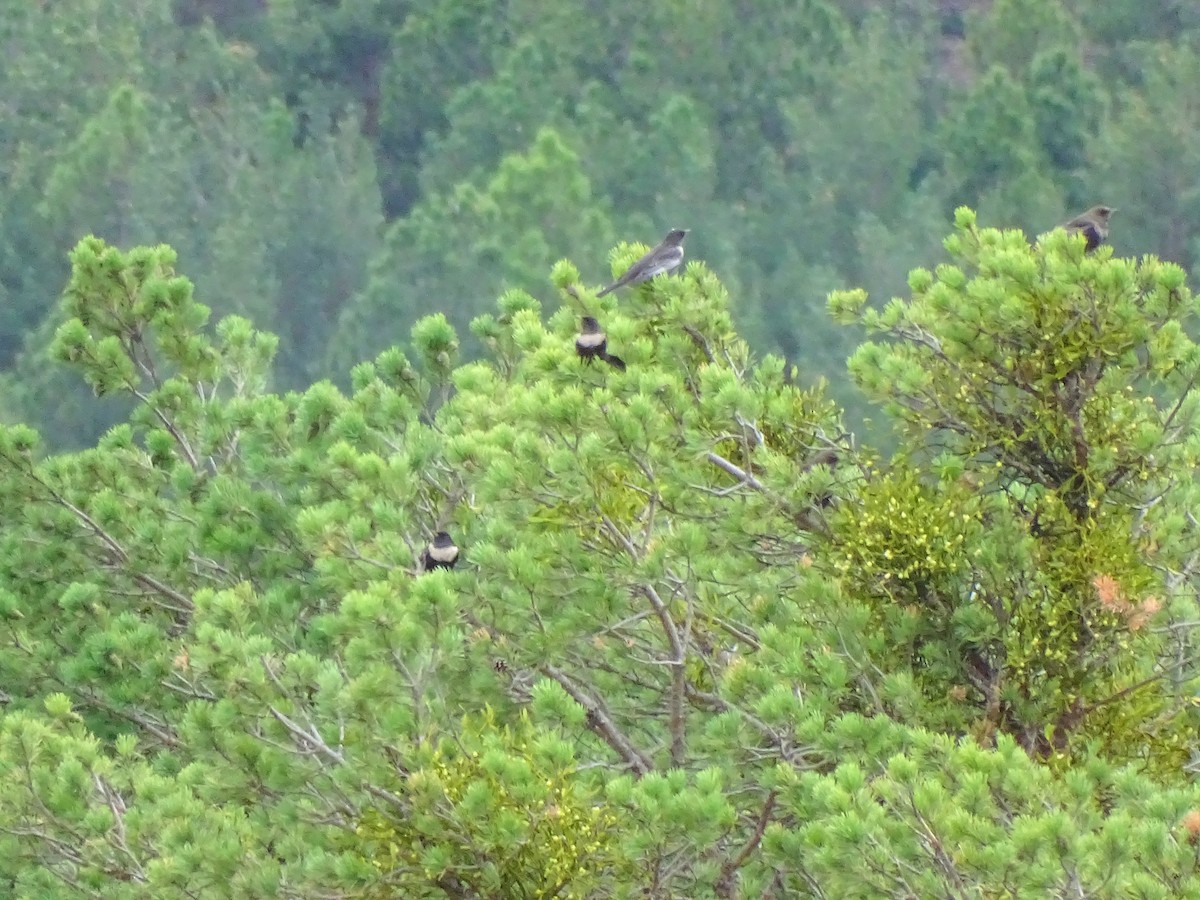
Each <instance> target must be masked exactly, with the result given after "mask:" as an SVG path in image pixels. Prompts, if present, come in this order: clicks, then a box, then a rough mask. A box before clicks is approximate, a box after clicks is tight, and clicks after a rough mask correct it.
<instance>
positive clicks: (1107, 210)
mask: <svg viewBox="0 0 1200 900" xmlns="http://www.w3.org/2000/svg"><path fill="white" fill-rule="evenodd" d="M1115 212H1116V210H1115V209H1113V208H1112V207H1111V206H1093V207H1092V215H1093V216H1095V217H1096V218H1097V219H1099V220H1100V221H1101V222H1103V223H1104V224H1105V225H1107V224H1108V217H1109V216H1111V215H1112V214H1113V213H1115Z"/></svg>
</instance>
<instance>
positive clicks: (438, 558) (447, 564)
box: [421, 531, 458, 572]
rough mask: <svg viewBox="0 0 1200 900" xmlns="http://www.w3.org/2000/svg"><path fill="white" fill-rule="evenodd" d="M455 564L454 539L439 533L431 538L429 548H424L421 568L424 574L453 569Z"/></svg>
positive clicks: (456, 558)
mask: <svg viewBox="0 0 1200 900" xmlns="http://www.w3.org/2000/svg"><path fill="white" fill-rule="evenodd" d="M457 562H458V547H457V546H455V544H454V539H453V538H452V537H450V535H449V534H447V533H446V532H444V531H439V532H438V533H437V534H435V535H434V536H433V540H432V541H430V543H429V546H428V547H426V548H425V556H424V557H423V558H422V560H421V567H422V569H424V571H426V572H429V571H432V570H433V569H453V568H454V564H455V563H457Z"/></svg>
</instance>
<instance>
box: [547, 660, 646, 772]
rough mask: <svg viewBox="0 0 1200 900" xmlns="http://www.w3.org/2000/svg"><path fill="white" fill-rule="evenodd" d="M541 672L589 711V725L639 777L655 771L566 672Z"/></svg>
mask: <svg viewBox="0 0 1200 900" xmlns="http://www.w3.org/2000/svg"><path fill="white" fill-rule="evenodd" d="M539 671H541V673H542V674H543V675H545V676H546V677H547V678H550V679H552V680H554V681H556V682H558V684H559V685H560V686H561V687H562V689H563V690H564V691H566V692H567V693H568V694H569V695H570V696H571V699H573V700H574V701H575V702H576V703H578V704H579V705H580V706H582V707H583V708H584V709H585V710H587V716H588V724H589V725H590V726H591V728H592V730H593V731H595V732H596V733H597V734H599V735H600V737H601V738H603V739H604V742H605V743H606V744H608V746H610V747H611V748H612V749H613V750H614V751H616V753H617V754H618V755H619V756H620V757H621V758H622V759H624V760H625V762H626V764H627V765H628V766H629V767H630V768H631V769H633V771H634V772H635V773H637V775H638V776H639V777H641V776H642V775H648V774H649V773H650V772H652V771H653V770H654V766H653V764H652V763H651V762H650V760H649V758H648V757H646V756H645V755H644V754H643V753H642V752H641V751H640V750H638V749H637V748H636V747H634V746H633V743H632V742H631V741H630V740H629V738H627V737H626V736H625V735H624V734H623V733H622V732H621V730H620V729H619V728H618V727H617V724H616V723H615V722H614V721H613V720H612V717H611V716H610V715H609V714H608V712H607V711H606V710H605V709H604V708H603V707H602V706H601V705H600V704H599V703H598V702H597V701H596V700H595V699H593V698H592V697H590V696H588V695H587V693H585V692H584V690H583V689H582V688H580V687H579V686H578V685H577V684H575V682H574V680H572V678H571V677H570V676H569V675H567V673H566V672H563V671H562V670H561V669H558V668H556V667H555V666H552V665H549V664H547V665H543V666H541V667H540V669H539Z"/></svg>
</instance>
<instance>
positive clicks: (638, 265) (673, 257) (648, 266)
mask: <svg viewBox="0 0 1200 900" xmlns="http://www.w3.org/2000/svg"><path fill="white" fill-rule="evenodd" d="M685 237H687V229H685V228H676V229H674V230H673V231H670V232H668V233H667V236H666V237H665V238H663V239H662V243H661V244H659V245H658V246H657V247H655V248H654V249H653V250H651V251H650V252H649V253H647V254H646V255H645V256H643V257H642V258H641V259H639V260H638V261H637V262H635V263H634V264H633V265H632V266H630V267H629V268H628V269H626V270H625V274H624V275H622V276H621V277H620V278H618V279H617V280H616V281H614V282H613V283H612V284H610V285H609V286H608V287H606V288H604V290H602V291H600V293H598V294H596V296H597V297H603V296H604V295H605V294H607V293H608V292H609V291H615V290H616V289H617V288H619V287H625V285H627V284H641V283H642V282H643V281H649V280H650V279H651V278H653V277H655V276H656V275H663V274H670V273H671V272H674V271H675V270H676V269H678V268H679V267H680V266H681V265H682V264H683V239H684V238H685Z"/></svg>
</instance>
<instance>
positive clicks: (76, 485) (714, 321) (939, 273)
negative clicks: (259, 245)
mask: <svg viewBox="0 0 1200 900" xmlns="http://www.w3.org/2000/svg"><path fill="white" fill-rule="evenodd" d="M946 250H947V253H948V254H949V256H950V258H951V260H952V262H951V263H948V264H945V265H942V266H939V267H938V269H937V270H936V271H935V272H929V271H926V270H922V269H917V270H915V271H914V272H913V274H912V275H911V277H910V281H911V284H912V296H911V299H909V300H894V301H892V302H891V303H890V304H888V305H887V306H886V307H885V308H884V309H883V310H881V311H880V310H873V309H871V308H870V307H867V306H865V305H864V302H863V301H864V299H865V298H864V296H863V295H862V293H861V292H851V293H845V294H835V295H834V296H833V297H832V298H831V308H832V309H833V310H834V312H835V313H836V315H837V316H838V317H839V318H841V319H843V320H846V321H860V322H861V324H862V325H863V327H865V328H867V329H868V330H869V331H872V332H876V333H878V334H879V336H880V337H881V338H884V340H883V341H882V342H873V343H866V344H864V345H863V346H862V347H860V348H859V350H858V351H857V353H856V354H855V355H854V357H853V359H852V360H851V372H852V374H853V376H854V378H855V380H856V381H857V382H858V383H859V384H860V385H861V386H862V387H863V388H864V389H865V390H866V391H867V392H868V394H870V395H873V396H876V397H877V398H878V399H880V400H882V401H883V402H884V403H885V406H886V409H887V410H888V411H889V412H890V413H891V414H892V415H893V416H894V417H895V418H896V420H897V421H898V422H899V424H900V425H901V436H900V449H899V451H898V453H897V454H896V455H895V456H894V457H893V458H891V459H889V460H886V461H885V460H883V459H881V458H880V457H879V456H878V454H875V453H872V452H871V451H870V450H869V449H867V448H862V447H856V446H855V445H854V442H853V441H852V439H851V438H849V436H848V435H847V434H846V432H845V431H844V430H843V428H842V426H841V423H840V415H839V413H838V411H837V409H836V407H835V406H834V405H833V404H831V403H830V402H829V401H828V400H826V399H825V398H824V397H823V396H822V392H821V390H820V389H819V388H814V387H812V386H811V385H810V383H809V382H810V379H809V378H808V377H807V375H806V374H805V373H804V372H800V371H796V370H794V369H792V370H789V369H786V368H785V366H784V365H783V363H782V362H781V361H780V360H779V359H778V358H775V357H766V358H764V359H762V360H758V361H756V360H755V359H754V358H752V356H751V355H750V353H749V351H748V349H747V346H746V344H745V343H743V342H742V341H741V340H740V339H739V338H738V337H737V335H736V334H735V332H734V330H733V327H732V323H731V319H730V315H729V309H728V300H727V296H726V293H725V289H724V287H723V286H722V285H721V283H720V282H719V281H718V280H717V279H716V278H715V277H714V276H713V274H712V273H711V272H710V271H709V270H708V269H707V268H706V267H705V266H704V265H703V264H700V263H691V264H690V265H689V266H688V267H687V269H686V272H685V273H684V274H683V276H682V277H679V278H667V279H657V280H654V281H651V282H649V283H647V284H645V285H640V286H637V287H635V288H632V289H628V290H626V291H624V292H622V293H621V294H620V295H619V299H618V295H616V294H611V295H608V296H607V297H605V298H603V299H600V300H597V299H596V298H595V296H594V292H593V291H589V290H588V289H587V288H585V287H583V286H582V285H581V284H580V281H579V273H578V271H577V270H576V268H575V266H574V265H573V264H572V263H570V262H568V261H566V260H564V261H561V262H559V263H558V264H557V265H556V266H555V268H554V271H553V278H552V288H551V290H552V292H553V293H554V294H556V295H557V301H556V302H555V303H553V304H551V305H550V306H543V304H541V303H539V302H538V301H537V300H535V299H534V298H533V297H532V296H530V295H529V294H527V293H524V292H522V291H520V290H515V289H514V290H510V291H508V292H506V293H505V294H503V295H502V296H501V297H500V298H499V300H498V302H497V303H496V305H495V307H494V311H493V312H491V313H487V314H484V315H482V316H480V317H477V318H476V319H475V320H474V321H473V322H472V323H471V328H472V331H473V333H474V335H475V336H476V338H477V339H478V340H479V341H480V343H481V345H483V346H486V347H487V348H488V356H487V359H486V360H484V361H476V362H468V363H462V362H460V361H459V359H458V355H459V337H458V335H457V334H456V332H455V331H454V329H453V328H452V327H451V326H450V324H449V323H448V322H447V320H446V319H445V317H443V316H441V315H440V314H438V315H433V316H429V317H426V318H424V319H421V320H419V321H418V323H417V324H416V326H415V327H414V329H413V333H412V342H411V352H404V351H402V350H401V349H399V348H392V349H389V350H387V351H385V352H384V353H383V354H382V355H381V356H380V357H379V358H378V359H377V360H376V361H375V362H373V363H363V364H360V365H359V366H357V367H356V368H355V369H354V372H353V388H352V390H351V391H350V392H349V393H343V392H341V391H339V390H338V389H337V388H336V387H334V386H333V385H331V384H329V383H327V382H321V383H318V384H315V385H313V386H312V387H310V388H308V389H307V390H305V391H302V392H289V393H284V394H280V393H273V392H271V391H270V390H269V388H268V385H269V382H270V366H271V364H272V358H273V355H274V353H275V351H276V348H277V345H278V342H277V340H276V339H275V338H274V337H273V336H270V335H268V334H265V333H262V332H258V331H256V330H255V329H254V328H253V327H252V326H251V324H250V323H249V322H248V321H246V320H245V319H242V318H238V317H226V318H224V319H222V320H220V321H219V322H217V323H216V324H215V325H214V326H210V325H209V324H208V319H209V311H208V309H207V308H206V307H205V306H203V305H201V304H200V303H199V302H198V301H197V300H196V299H195V297H194V296H193V285H192V284H191V282H189V281H188V280H187V279H185V278H184V277H183V276H181V275H180V274H179V273H178V272H177V271H176V269H175V264H176V256H175V253H174V251H173V250H171V249H170V248H168V247H166V246H158V247H141V248H136V249H133V250H131V251H129V252H122V251H121V250H119V249H117V248H114V247H111V246H109V245H107V244H106V243H105V242H103V241H101V240H100V239H98V238H94V237H92V238H87V239H85V240H84V241H83V242H81V243H80V244H79V246H78V247H77V248H76V249H75V251H74V252H73V254H72V275H71V279H70V282H69V284H68V287H67V289H66V292H65V293H64V295H63V300H62V303H61V305H60V311H59V313H58V314H57V316H56V318H58V319H59V320H60V324H59V325H58V327H57V330H56V335H55V338H54V341H53V348H52V352H53V355H54V356H55V357H56V358H58V359H60V360H62V361H64V362H65V363H67V364H68V365H69V366H71V367H72V368H73V369H74V370H75V371H77V372H79V373H81V374H82V376H83V378H84V379H85V380H86V381H87V383H88V384H90V385H91V388H92V390H93V392H94V393H95V394H97V395H99V396H103V397H109V396H113V395H120V396H123V397H125V398H126V399H127V401H128V402H129V403H131V404H132V406H133V408H134V412H133V414H132V417H131V419H130V421H129V422H128V423H127V424H122V425H119V426H116V427H114V428H113V429H111V430H110V431H109V432H107V433H106V434H105V435H104V437H103V438H102V439H101V440H100V441H99V442H98V443H97V444H96V446H95V447H92V448H89V449H85V450H81V451H78V452H74V453H59V454H50V453H47V452H45V450H44V448H42V447H41V445H40V440H39V437H38V435H37V433H36V432H35V431H33V430H32V429H30V428H28V427H25V426H13V427H9V428H6V429H5V430H4V431H3V432H2V433H0V505H2V506H0V508H2V513H3V517H4V520H5V522H6V523H7V524H6V528H5V530H4V532H3V535H2V538H0V620H2V621H3V626H4V627H3V631H2V632H0V640H2V641H3V650H2V652H0V683H2V684H3V686H4V692H5V693H4V700H5V705H4V711H3V715H2V717H0V775H2V776H3V777H2V778H0V885H2V886H3V889H4V893H5V894H6V895H8V896H13V897H25V898H34V897H37V898H53V897H64V898H66V897H75V896H84V895H88V896H100V897H145V896H154V897H163V898H170V897H230V898H234V897H236V898H252V897H263V898H266V897H296V898H301V897H314V896H339V897H379V898H383V897H388V898H391V897H405V898H409V897H430V898H435V897H463V898H465V897H480V898H482V897H511V898H530V897H628V898H632V897H660V898H667V897H717V898H734V897H777V898H784V897H793V896H813V897H864V898H867V897H871V898H876V897H897V898H901V897H903V898H907V897H914V896H922V897H924V896H996V895H1013V896H1039V897H1042V896H1063V897H1066V896H1080V895H1083V896H1112V897H1126V896H1140V897H1163V898H1168V897H1179V896H1195V895H1197V893H1198V892H1200V871H1198V862H1197V852H1196V847H1195V845H1196V841H1197V840H1198V839H1200V787H1198V786H1196V785H1195V784H1194V782H1193V779H1192V777H1191V774H1190V770H1191V760H1192V758H1193V757H1194V755H1195V753H1196V751H1197V746H1196V742H1195V737H1194V736H1195V734H1196V729H1197V724H1198V722H1197V717H1198V713H1197V711H1196V708H1195V704H1194V698H1195V696H1196V691H1197V688H1198V687H1200V672H1198V671H1197V663H1198V661H1200V660H1198V658H1197V646H1196V642H1197V636H1196V634H1195V631H1196V620H1197V616H1196V609H1195V605H1196V601H1195V596H1196V572H1195V565H1196V561H1197V559H1198V558H1200V556H1198V554H1197V550H1198V548H1200V543H1198V535H1197V530H1196V524H1195V519H1194V517H1193V516H1192V515H1191V513H1190V510H1191V509H1192V508H1194V505H1195V496H1194V495H1195V487H1194V482H1193V480H1192V479H1191V475H1190V473H1191V472H1192V471H1193V470H1194V468H1195V463H1196V454H1197V451H1198V449H1200V444H1198V442H1197V431H1196V412H1197V398H1196V394H1195V391H1194V389H1193V388H1194V386H1195V383H1196V380H1197V377H1198V376H1200V348H1198V347H1197V346H1196V345H1195V344H1193V343H1192V341H1191V340H1190V339H1189V338H1188V336H1187V327H1188V326H1189V324H1191V323H1192V321H1193V319H1194V318H1195V316H1196V314H1197V311H1198V310H1197V304H1196V301H1195V300H1194V299H1193V297H1192V295H1191V294H1190V293H1189V291H1188V290H1187V288H1186V286H1185V283H1184V277H1183V272H1182V270H1181V269H1180V268H1179V267H1178V266H1176V265H1173V264H1169V263H1163V262H1160V261H1159V260H1157V259H1156V258H1154V257H1150V256H1147V257H1144V258H1142V259H1140V260H1133V259H1125V258H1120V257H1115V256H1114V255H1113V253H1112V250H1111V248H1109V247H1107V246H1106V247H1102V248H1101V249H1100V250H1099V251H1097V252H1096V253H1094V254H1087V253H1085V250H1084V241H1083V239H1082V238H1081V237H1078V236H1075V237H1069V236H1067V235H1066V233H1065V232H1063V231H1061V230H1060V231H1056V232H1053V233H1051V234H1049V235H1046V236H1044V237H1043V238H1042V239H1041V240H1040V242H1039V243H1037V244H1036V245H1032V246H1031V245H1030V244H1029V243H1028V241H1027V240H1026V238H1025V236H1024V235H1022V234H1021V233H1020V232H1017V231H1003V232H1002V231H998V230H993V229H986V228H981V227H979V226H978V225H977V224H976V221H975V217H974V214H973V213H971V212H970V211H969V210H965V209H964V210H961V211H960V213H959V216H958V223H957V228H956V230H955V233H954V234H953V235H952V236H951V237H950V238H949V239H948V240H947V241H946ZM639 252H640V251H639V248H638V247H635V246H634V247H631V246H627V245H621V246H619V247H618V248H617V250H616V251H615V253H614V257H613V268H614V271H619V270H621V269H622V268H624V266H626V265H627V264H628V263H629V262H630V261H632V260H633V259H634V258H635V257H636V255H637V254H638V253H639ZM583 310H586V311H588V312H589V313H591V314H593V315H596V316H597V317H599V318H600V319H601V320H602V321H603V323H604V326H605V329H606V330H607V333H608V339H609V342H610V344H611V346H612V349H613V350H614V351H615V352H616V351H619V353H620V355H621V356H622V357H623V359H624V360H625V361H626V368H625V369H624V370H617V369H612V368H609V367H607V366H604V365H602V364H601V365H590V364H588V363H587V362H586V361H584V360H581V359H579V358H578V357H577V355H576V352H575V347H574V335H575V332H576V329H577V327H578V321H579V315H580V312H581V311H583ZM442 529H445V530H448V531H450V532H451V533H452V535H453V536H454V538H455V540H456V541H457V542H458V544H459V546H460V547H461V548H462V551H463V559H462V561H461V562H460V564H459V565H458V566H457V567H456V568H452V569H438V570H432V571H423V570H422V569H423V567H422V566H421V565H420V563H419V561H420V559H421V557H422V555H423V552H424V548H425V546H426V543H427V542H428V541H429V539H430V536H431V535H432V533H433V532H435V531H438V530H442Z"/></svg>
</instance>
